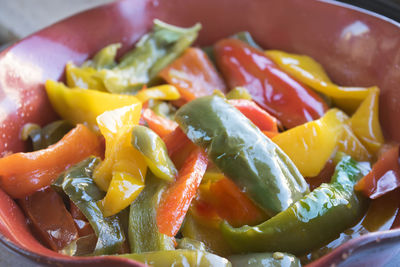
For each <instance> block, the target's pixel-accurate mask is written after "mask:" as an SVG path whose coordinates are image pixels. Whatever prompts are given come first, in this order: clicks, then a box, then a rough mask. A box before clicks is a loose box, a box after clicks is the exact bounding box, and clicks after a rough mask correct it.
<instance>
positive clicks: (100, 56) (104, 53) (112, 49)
mask: <svg viewBox="0 0 400 267" xmlns="http://www.w3.org/2000/svg"><path fill="white" fill-rule="evenodd" d="M120 48H121V44H120V43H115V44H110V45H107V46H106V47H104V48H102V49H101V50H100V51H99V52H97V53H96V55H94V57H93V59H91V60H88V61H85V62H84V63H83V64H82V67H93V68H95V69H97V70H98V69H110V68H113V67H115V66H116V65H117V62H116V61H115V58H116V57H117V52H118V49H120ZM90 89H94V88H90Z"/></svg>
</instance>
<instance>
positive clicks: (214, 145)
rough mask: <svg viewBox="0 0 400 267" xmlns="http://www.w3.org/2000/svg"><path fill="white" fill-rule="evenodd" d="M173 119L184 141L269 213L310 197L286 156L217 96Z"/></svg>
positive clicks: (203, 99) (195, 102) (198, 102)
mask: <svg viewBox="0 0 400 267" xmlns="http://www.w3.org/2000/svg"><path fill="white" fill-rule="evenodd" d="M175 118H176V121H177V122H178V124H179V125H180V127H181V128H182V129H183V131H184V132H185V133H186V135H187V136H188V138H189V139H190V140H191V141H192V142H194V143H195V144H197V145H200V146H202V147H204V148H205V149H206V151H207V153H208V156H209V157H210V159H211V160H212V161H213V162H214V163H215V164H216V165H217V166H218V168H219V169H220V170H221V171H222V172H223V173H224V174H226V175H227V176H228V177H229V178H230V179H232V180H233V181H234V182H235V183H236V184H237V185H238V186H239V187H240V188H241V189H242V190H244V191H245V192H246V194H247V195H248V196H249V197H250V198H251V199H253V200H254V202H255V203H257V204H258V205H259V206H260V207H261V208H263V209H264V210H265V212H266V213H267V214H269V215H271V216H272V215H275V214H277V213H279V212H281V211H283V210H285V209H287V208H288V207H289V206H290V205H291V204H293V203H294V202H296V201H297V200H299V199H300V198H302V197H303V195H304V194H306V193H308V191H309V189H308V185H307V183H306V181H305V180H304V178H303V177H302V176H301V174H300V172H299V171H298V170H297V168H296V166H295V165H294V164H293V162H292V161H291V160H290V159H289V157H288V156H287V155H286V154H285V153H284V152H283V151H282V150H281V149H280V148H279V147H278V146H277V145H275V144H274V143H273V142H272V141H271V140H270V139H269V138H268V137H266V136H265V135H264V134H263V133H262V132H261V131H260V130H259V129H258V128H257V127H256V126H254V124H253V123H252V122H250V121H249V120H248V119H247V118H246V117H245V116H244V115H243V114H241V113H240V111H238V110H237V109H236V108H234V107H233V106H232V105H230V104H229V103H227V102H226V101H225V100H224V99H222V98H221V97H218V96H216V95H213V96H206V97H201V98H197V99H195V100H193V101H191V102H189V103H188V104H186V105H184V106H183V107H182V108H180V109H179V110H178V111H177V113H176V116H175Z"/></svg>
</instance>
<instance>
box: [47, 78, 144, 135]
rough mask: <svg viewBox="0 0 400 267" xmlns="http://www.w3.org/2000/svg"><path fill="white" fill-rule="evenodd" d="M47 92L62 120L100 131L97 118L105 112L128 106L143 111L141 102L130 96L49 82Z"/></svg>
mask: <svg viewBox="0 0 400 267" xmlns="http://www.w3.org/2000/svg"><path fill="white" fill-rule="evenodd" d="M46 92H47V95H48V97H49V100H50V103H51V105H52V106H53V108H54V110H55V111H56V112H57V113H58V115H60V117H61V118H63V119H65V120H67V121H69V122H71V123H73V124H77V123H83V124H85V125H86V126H88V127H89V128H90V129H91V130H94V131H98V127H97V124H96V117H97V116H99V115H100V114H102V113H103V112H105V111H108V110H113V109H116V108H120V107H123V106H127V105H136V106H137V108H138V110H140V109H141V104H140V102H139V100H138V99H137V98H136V97H134V96H130V95H116V94H109V93H105V92H99V91H95V90H86V89H81V88H74V89H70V88H68V87H66V86H65V85H64V84H63V83H59V82H55V81H51V80H48V81H47V82H46Z"/></svg>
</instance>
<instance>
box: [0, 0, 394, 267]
mask: <svg viewBox="0 0 400 267" xmlns="http://www.w3.org/2000/svg"><path fill="white" fill-rule="evenodd" d="M126 1H129V0H115V1H113V2H110V3H106V4H102V5H99V6H96V7H93V8H90V9H87V10H83V11H80V12H77V13H74V14H72V15H71V16H68V17H66V18H63V19H61V20H59V21H56V22H54V23H52V24H50V25H48V26H46V27H45V28H42V29H40V30H39V31H36V32H34V33H31V34H29V35H28V36H26V37H24V38H22V39H20V40H18V41H17V42H15V43H13V44H11V45H10V46H8V47H7V48H5V49H4V50H3V51H0V58H2V57H3V56H5V55H6V54H7V53H8V52H9V51H10V50H12V49H13V48H14V47H15V46H18V45H19V44H20V43H21V42H23V41H24V40H25V39H28V38H31V37H32V36H35V35H37V34H39V33H41V32H44V31H46V30H48V29H49V28H51V27H53V26H55V25H57V24H59V23H63V22H64V21H67V20H70V19H73V18H74V17H75V16H77V15H80V14H82V13H86V12H92V11H93V10H97V9H100V8H104V7H107V6H114V5H118V4H119V3H121V2H126ZM166 1H167V0H166ZM314 1H316V2H321V3H324V4H327V5H334V6H338V7H342V8H345V9H349V10H353V11H356V12H359V13H362V14H365V15H368V16H372V17H375V18H377V19H379V20H382V21H385V22H387V23H390V24H392V25H394V26H395V27H397V28H398V29H399V31H400V22H398V21H396V20H394V19H391V18H388V17H385V16H384V15H381V14H379V13H376V12H374V11H370V10H367V9H363V8H361V7H358V6H354V5H351V4H349V3H343V2H338V1H334V0H314ZM399 212H400V211H399ZM393 240H398V241H400V228H395V229H390V230H384V231H376V232H370V233H367V234H365V235H361V236H359V237H356V238H354V239H351V240H349V241H347V242H345V243H343V244H342V245H340V246H339V247H337V248H335V249H334V250H332V251H331V252H329V253H328V254H326V255H324V256H322V257H320V258H318V259H317V260H315V261H313V262H311V263H309V264H307V265H306V266H309V267H316V266H323V265H319V264H323V263H325V261H330V260H331V261H330V263H334V264H339V263H342V262H344V261H345V260H346V259H345V258H343V257H342V255H351V254H352V253H353V252H355V251H357V250H359V249H361V248H363V247H365V246H369V245H371V244H373V243H377V244H378V243H379V244H384V243H387V242H392V241H393ZM0 243H1V244H3V245H4V246H6V247H7V248H9V249H10V250H12V251H14V252H16V253H17V254H19V255H20V256H25V257H27V258H28V259H30V260H32V261H35V262H37V263H45V264H55V265H56V264H57V265H59V264H71V263H72V264H86V263H91V264H93V263H94V261H97V260H99V261H101V260H104V259H106V258H109V259H113V260H115V263H117V261H118V262H119V263H127V264H132V266H133V265H135V264H136V265H137V266H146V265H143V264H142V263H140V262H137V261H134V260H131V259H128V258H122V257H116V256H112V255H110V256H108V255H107V256H90V257H80V256H79V257H77V256H67V255H63V254H60V257H51V256H48V255H44V254H39V253H35V252H32V251H30V250H28V249H26V248H23V247H22V246H20V245H18V244H16V243H15V242H13V241H12V240H11V239H9V238H7V237H6V236H5V235H4V234H3V233H2V232H0ZM338 259H339V260H338Z"/></svg>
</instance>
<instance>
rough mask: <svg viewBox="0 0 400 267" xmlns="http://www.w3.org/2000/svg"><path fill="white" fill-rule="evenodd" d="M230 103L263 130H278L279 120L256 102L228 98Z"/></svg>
mask: <svg viewBox="0 0 400 267" xmlns="http://www.w3.org/2000/svg"><path fill="white" fill-rule="evenodd" d="M228 102H229V104H231V105H232V106H234V107H235V108H236V109H238V110H239V111H240V112H241V113H242V114H243V115H245V116H246V117H247V118H248V119H249V120H251V121H252V122H253V123H254V124H255V125H256V126H257V127H258V128H260V130H261V131H270V132H278V124H277V120H276V118H275V117H274V116H271V115H270V114H269V113H268V112H266V111H265V110H263V109H262V108H260V107H259V106H258V105H257V104H256V103H254V102H253V101H251V100H247V99H232V100H228Z"/></svg>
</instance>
